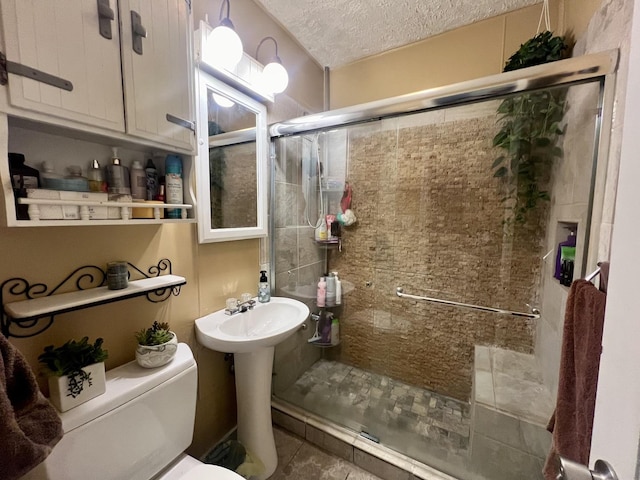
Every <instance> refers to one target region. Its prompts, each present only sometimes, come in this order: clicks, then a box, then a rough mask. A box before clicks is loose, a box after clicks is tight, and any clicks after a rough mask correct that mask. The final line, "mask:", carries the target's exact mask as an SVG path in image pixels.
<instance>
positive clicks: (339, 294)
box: [333, 272, 342, 305]
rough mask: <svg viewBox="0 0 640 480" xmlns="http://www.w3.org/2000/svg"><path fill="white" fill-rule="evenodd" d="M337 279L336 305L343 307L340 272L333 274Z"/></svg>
mask: <svg viewBox="0 0 640 480" xmlns="http://www.w3.org/2000/svg"><path fill="white" fill-rule="evenodd" d="M333 276H334V277H336V305H342V282H341V281H340V279H339V278H338V272H333Z"/></svg>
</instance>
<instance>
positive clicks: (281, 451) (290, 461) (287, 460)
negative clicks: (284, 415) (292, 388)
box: [269, 427, 381, 480]
mask: <svg viewBox="0 0 640 480" xmlns="http://www.w3.org/2000/svg"><path fill="white" fill-rule="evenodd" d="M273 434H274V437H275V440H276V449H277V451H278V468H277V469H276V471H275V472H274V474H273V475H272V476H271V477H269V480H381V479H380V478H379V477H376V476H375V475H373V474H371V473H369V472H366V471H364V470H362V469H361V468H358V467H356V466H355V465H354V464H352V463H349V462H347V461H346V460H343V459H341V458H339V457H336V456H335V455H331V454H330V453H327V452H325V451H323V450H320V449H319V448H318V447H316V446H315V445H312V444H310V443H308V442H307V441H305V440H304V439H302V438H300V437H298V436H296V435H294V434H292V433H289V432H287V431H285V430H282V429H281V428H278V427H274V429H273Z"/></svg>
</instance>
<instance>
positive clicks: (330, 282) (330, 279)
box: [325, 272, 336, 307]
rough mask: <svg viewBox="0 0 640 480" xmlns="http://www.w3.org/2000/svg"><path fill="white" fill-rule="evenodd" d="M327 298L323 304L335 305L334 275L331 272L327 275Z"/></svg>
mask: <svg viewBox="0 0 640 480" xmlns="http://www.w3.org/2000/svg"><path fill="white" fill-rule="evenodd" d="M326 282H327V298H326V300H325V304H326V306H327V307H335V305H336V277H335V276H334V274H333V272H331V273H330V274H329V276H327V280H326Z"/></svg>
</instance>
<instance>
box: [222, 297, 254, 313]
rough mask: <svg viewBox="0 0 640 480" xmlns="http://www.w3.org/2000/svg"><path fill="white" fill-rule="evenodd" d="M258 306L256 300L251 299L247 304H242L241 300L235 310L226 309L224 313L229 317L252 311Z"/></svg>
mask: <svg viewBox="0 0 640 480" xmlns="http://www.w3.org/2000/svg"><path fill="white" fill-rule="evenodd" d="M255 306H256V301H255V300H254V299H249V300H247V301H246V302H241V301H240V300H238V303H237V305H236V306H235V307H233V308H229V307H227V308H225V309H224V313H226V314H227V315H233V314H235V313H242V312H246V311H247V310H251V309H253V307H255Z"/></svg>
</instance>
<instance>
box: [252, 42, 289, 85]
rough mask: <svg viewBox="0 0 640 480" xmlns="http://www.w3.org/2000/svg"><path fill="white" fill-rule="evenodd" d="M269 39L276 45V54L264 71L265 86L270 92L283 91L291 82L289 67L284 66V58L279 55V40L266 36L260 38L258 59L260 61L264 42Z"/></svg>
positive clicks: (263, 80)
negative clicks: (260, 52) (259, 57)
mask: <svg viewBox="0 0 640 480" xmlns="http://www.w3.org/2000/svg"><path fill="white" fill-rule="evenodd" d="M267 40H272V41H273V43H274V45H275V46H276V54H275V56H274V57H273V59H272V60H271V61H270V62H269V63H268V64H267V65H266V66H265V67H264V70H263V71H262V82H263V87H264V88H265V89H266V90H267V91H269V92H273V93H282V92H284V89H285V88H287V85H288V84H289V74H288V73H287V69H286V68H284V66H282V60H280V57H279V56H278V42H276V39H275V38H273V37H265V38H263V39H262V40H260V43H259V44H258V48H256V60H258V61H260V60H259V59H258V52H259V51H260V47H261V46H262V44H263V43H264V42H266V41H267Z"/></svg>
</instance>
